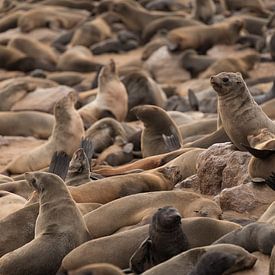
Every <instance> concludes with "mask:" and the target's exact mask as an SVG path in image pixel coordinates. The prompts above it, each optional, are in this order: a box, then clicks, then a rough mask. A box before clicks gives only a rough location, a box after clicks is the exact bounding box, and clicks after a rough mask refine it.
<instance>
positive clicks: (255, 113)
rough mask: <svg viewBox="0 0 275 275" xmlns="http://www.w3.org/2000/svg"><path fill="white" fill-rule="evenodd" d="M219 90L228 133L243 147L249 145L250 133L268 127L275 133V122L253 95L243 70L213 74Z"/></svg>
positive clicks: (223, 118) (224, 124) (222, 115)
mask: <svg viewBox="0 0 275 275" xmlns="http://www.w3.org/2000/svg"><path fill="white" fill-rule="evenodd" d="M210 82H211V85H212V87H213V89H214V90H215V91H216V93H217V94H218V110H219V115H220V118H221V121H222V125H223V128H224V130H225V132H226V134H227V135H228V136H229V138H230V140H231V141H232V142H233V143H234V145H235V146H236V147H237V148H238V149H239V150H241V151H245V150H246V148H245V147H244V146H243V144H245V145H248V140H247V137H248V136H249V135H257V133H258V132H259V131H260V130H261V129H263V128H267V129H268V130H269V131H270V132H271V133H275V124H274V122H273V121H272V120H271V119H269V118H268V116H267V115H266V114H265V113H264V112H263V111H262V109H261V107H259V106H258V104H257V103H256V102H255V100H254V99H253V97H252V96H251V94H250V92H249V90H248V88H247V86H246V83H245V81H244V80H243V78H242V75H241V74H240V73H229V72H223V73H219V74H218V75H215V76H212V77H211V78H210ZM240 121H241V122H242V123H239V122H240Z"/></svg>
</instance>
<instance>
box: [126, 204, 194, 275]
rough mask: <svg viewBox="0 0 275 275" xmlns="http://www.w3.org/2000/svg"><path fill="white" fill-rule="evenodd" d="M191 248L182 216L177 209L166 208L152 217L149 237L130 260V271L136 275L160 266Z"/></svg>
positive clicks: (159, 210)
mask: <svg viewBox="0 0 275 275" xmlns="http://www.w3.org/2000/svg"><path fill="white" fill-rule="evenodd" d="M188 248H189V245H188V240H187V237H186V235H185V234H184V233H183V231H182V228H181V215H180V213H179V212H178V211H177V209H175V208H173V207H170V206H165V207H162V208H159V209H158V210H157V211H156V213H155V214H154V215H153V217H152V221H151V223H150V226H149V237H148V238H147V239H146V240H144V241H143V242H142V244H141V245H140V246H139V248H138V249H137V250H136V251H135V253H134V254H133V256H132V257H131V259H130V269H131V270H132V271H133V272H134V273H136V274H140V273H143V272H144V271H145V270H147V269H149V268H151V267H153V266H155V265H158V264H160V263H162V262H164V261H167V260H168V259H170V258H172V257H174V256H175V255H178V254H179V253H181V252H183V251H185V250H187V249H188Z"/></svg>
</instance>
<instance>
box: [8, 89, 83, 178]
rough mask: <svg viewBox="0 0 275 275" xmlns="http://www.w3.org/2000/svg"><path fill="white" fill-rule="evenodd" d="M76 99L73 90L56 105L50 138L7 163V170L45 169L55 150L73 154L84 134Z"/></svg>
mask: <svg viewBox="0 0 275 275" xmlns="http://www.w3.org/2000/svg"><path fill="white" fill-rule="evenodd" d="M76 100H77V98H76V94H75V93H73V92H71V93H69V94H68V95H67V96H65V97H64V98H63V99H61V100H60V101H59V102H58V103H57V104H56V105H55V108H54V115H55V125H54V128H53V132H52V135H51V136H50V138H49V140H48V141H47V142H46V143H45V144H43V145H41V146H39V147H37V148H34V149H33V150H31V151H29V152H28V153H24V154H23V155H21V156H19V157H17V158H16V159H15V160H13V161H12V162H11V163H9V164H8V165H7V167H6V168H5V171H6V172H8V173H13V174H19V173H24V172H26V171H34V170H39V169H43V168H45V167H47V166H48V165H49V164H50V161H51V158H52V155H53V153H54V152H55V151H64V152H66V153H67V154H68V155H70V156H72V154H73V153H74V151H75V150H76V149H77V148H78V147H79V144H80V140H81V138H82V137H83V136H84V128H83V123H82V120H81V118H80V116H79V115H78V113H77V112H76V110H75V108H74V104H75V103H76Z"/></svg>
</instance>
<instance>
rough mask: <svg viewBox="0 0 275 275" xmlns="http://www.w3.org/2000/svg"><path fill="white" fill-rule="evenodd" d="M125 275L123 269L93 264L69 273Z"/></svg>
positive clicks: (78, 274)
mask: <svg viewBox="0 0 275 275" xmlns="http://www.w3.org/2000/svg"><path fill="white" fill-rule="evenodd" d="M84 274H85V275H88V274H89V275H123V274H124V272H122V270H121V269H119V268H118V267H116V266H114V265H111V264H105V263H104V264H91V265H87V266H83V267H81V268H78V269H76V270H72V271H69V272H68V275H84Z"/></svg>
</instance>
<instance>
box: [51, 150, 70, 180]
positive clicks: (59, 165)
mask: <svg viewBox="0 0 275 275" xmlns="http://www.w3.org/2000/svg"><path fill="white" fill-rule="evenodd" d="M69 163H70V157H69V156H68V155H67V154H66V153H65V152H63V151H60V152H55V153H54V154H53V156H52V160H51V163H50V166H49V173H52V174H56V175H58V176H59V177H60V178H62V179H63V180H65V178H66V176H67V172H68V169H69Z"/></svg>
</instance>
